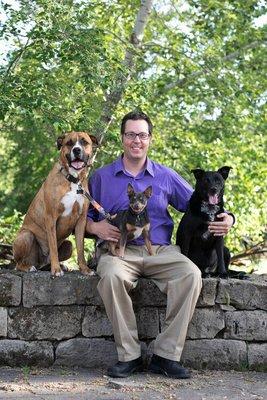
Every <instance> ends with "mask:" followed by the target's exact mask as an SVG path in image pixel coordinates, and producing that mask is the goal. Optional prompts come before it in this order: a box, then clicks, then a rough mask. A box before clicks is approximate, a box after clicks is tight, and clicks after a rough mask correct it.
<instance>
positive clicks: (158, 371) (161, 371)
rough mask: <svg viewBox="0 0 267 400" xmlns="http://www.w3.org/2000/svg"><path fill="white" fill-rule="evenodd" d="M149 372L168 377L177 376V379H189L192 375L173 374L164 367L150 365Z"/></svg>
mask: <svg viewBox="0 0 267 400" xmlns="http://www.w3.org/2000/svg"><path fill="white" fill-rule="evenodd" d="M148 371H149V372H152V373H153V374H158V375H165V376H167V377H168V378H175V379H189V378H191V376H190V375H183V376H178V375H172V374H168V372H166V371H165V370H164V369H162V368H159V367H158V368H156V367H150V368H149V369H148Z"/></svg>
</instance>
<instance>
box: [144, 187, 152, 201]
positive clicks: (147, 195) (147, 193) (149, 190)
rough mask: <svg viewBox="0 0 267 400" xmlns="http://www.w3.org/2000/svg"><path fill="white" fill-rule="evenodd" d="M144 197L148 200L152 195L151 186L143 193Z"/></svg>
mask: <svg viewBox="0 0 267 400" xmlns="http://www.w3.org/2000/svg"><path fill="white" fill-rule="evenodd" d="M144 195H145V196H146V197H147V198H148V199H149V197H151V195H152V186H148V187H147V188H146V190H145V191H144Z"/></svg>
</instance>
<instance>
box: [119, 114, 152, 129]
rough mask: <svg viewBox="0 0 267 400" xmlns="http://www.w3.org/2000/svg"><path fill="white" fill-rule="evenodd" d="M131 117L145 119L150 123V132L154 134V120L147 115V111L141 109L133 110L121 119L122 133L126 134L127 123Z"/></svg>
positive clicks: (135, 119)
mask: <svg viewBox="0 0 267 400" xmlns="http://www.w3.org/2000/svg"><path fill="white" fill-rule="evenodd" d="M129 119H133V120H134V121H137V120H139V119H143V120H144V121H146V122H147V124H148V132H149V133H150V135H152V130H153V125H152V122H151V120H150V118H149V116H148V115H146V114H145V113H143V112H142V111H141V110H135V111H131V112H129V113H128V114H126V115H124V117H123V118H122V121H121V135H123V134H124V131H125V125H126V122H127V121H128V120H129Z"/></svg>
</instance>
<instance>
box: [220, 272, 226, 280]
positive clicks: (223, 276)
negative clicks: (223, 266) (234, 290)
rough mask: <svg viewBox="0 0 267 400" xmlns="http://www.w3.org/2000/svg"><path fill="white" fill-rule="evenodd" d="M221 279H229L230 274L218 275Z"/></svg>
mask: <svg viewBox="0 0 267 400" xmlns="http://www.w3.org/2000/svg"><path fill="white" fill-rule="evenodd" d="M218 276H219V278H220V279H228V274H227V272H223V273H221V274H219V275H218Z"/></svg>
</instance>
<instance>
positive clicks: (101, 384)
mask: <svg viewBox="0 0 267 400" xmlns="http://www.w3.org/2000/svg"><path fill="white" fill-rule="evenodd" d="M266 377H267V375H266V374H264V373H260V372H258V373H257V372H236V371H203V372H199V371H193V377H192V379H190V380H184V381H183V380H175V379H168V378H164V377H162V376H159V375H152V374H148V373H145V372H144V373H140V374H136V375H133V376H132V377H131V378H127V379H112V378H109V377H107V376H105V371H103V370H86V369H65V368H50V369H34V368H31V369H30V368H28V367H23V368H9V367H2V368H0V400H2V399H14V400H15V399H16V400H20V399H25V400H78V399H79V400H139V399H140V400H141V399H142V400H143V399H145V400H152V399H153V400H157V399H158V400H162V399H164V400H165V399H166V400H167V399H172V400H217V399H218V400H219V399H223V400H227V399H229V400H241V399H242V400H265V399H267V385H266Z"/></svg>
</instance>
